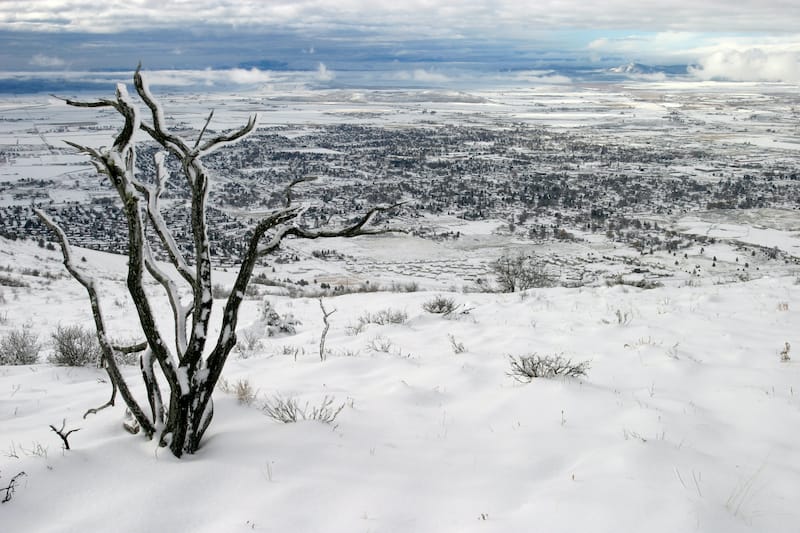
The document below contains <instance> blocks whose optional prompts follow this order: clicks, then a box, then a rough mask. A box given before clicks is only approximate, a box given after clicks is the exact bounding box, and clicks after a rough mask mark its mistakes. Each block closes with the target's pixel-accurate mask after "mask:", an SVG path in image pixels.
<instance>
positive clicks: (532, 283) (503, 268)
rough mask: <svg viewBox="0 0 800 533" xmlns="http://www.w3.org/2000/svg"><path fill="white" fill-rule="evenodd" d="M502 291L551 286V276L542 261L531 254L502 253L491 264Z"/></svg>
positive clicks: (552, 282)
mask: <svg viewBox="0 0 800 533" xmlns="http://www.w3.org/2000/svg"><path fill="white" fill-rule="evenodd" d="M491 267H492V270H493V271H494V273H495V276H496V277H497V283H498V284H499V285H500V290H501V291H503V292H515V291H524V290H526V289H533V288H536V287H552V286H553V284H554V281H553V277H552V276H551V275H550V274H549V273H548V272H547V268H546V267H545V264H544V262H543V261H541V260H539V259H537V258H536V257H535V256H533V255H525V254H523V253H517V254H513V255H512V254H503V255H502V256H500V257H499V258H497V259H496V260H495V261H494V262H493V263H492V265H491Z"/></svg>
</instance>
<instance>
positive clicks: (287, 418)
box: [261, 395, 345, 424]
mask: <svg viewBox="0 0 800 533" xmlns="http://www.w3.org/2000/svg"><path fill="white" fill-rule="evenodd" d="M333 401H334V398H333V397H332V396H325V398H323V399H322V403H321V404H320V405H319V406H312V407H311V408H310V409H309V406H308V402H306V403H305V405H304V406H303V407H300V405H299V404H298V403H297V400H296V399H294V398H292V397H289V398H283V397H282V396H280V395H275V396H273V397H272V398H271V399H269V400H266V401H265V402H264V404H263V405H262V407H261V410H262V411H263V412H264V414H265V415H267V416H268V417H270V418H272V419H273V420H277V421H278V422H283V423H284V424H291V423H294V422H298V421H300V420H316V421H317V422H322V423H323V424H332V423H333V422H334V421H335V420H336V417H337V416H339V413H341V412H342V410H343V409H344V405H345V404H341V405H339V406H338V407H337V406H334V405H333Z"/></svg>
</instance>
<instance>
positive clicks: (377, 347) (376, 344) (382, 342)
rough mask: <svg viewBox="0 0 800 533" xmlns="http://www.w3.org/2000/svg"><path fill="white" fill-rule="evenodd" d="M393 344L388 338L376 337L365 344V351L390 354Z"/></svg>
mask: <svg viewBox="0 0 800 533" xmlns="http://www.w3.org/2000/svg"><path fill="white" fill-rule="evenodd" d="M393 347H394V343H393V342H392V341H391V339H389V338H388V337H382V336H380V335H378V336H377V337H373V338H372V339H371V340H370V341H369V342H368V343H367V349H368V350H372V351H373V352H381V353H391V351H392V348H393Z"/></svg>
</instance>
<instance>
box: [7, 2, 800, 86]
mask: <svg viewBox="0 0 800 533" xmlns="http://www.w3.org/2000/svg"><path fill="white" fill-rule="evenodd" d="M139 61H141V62H142V63H143V64H144V66H145V68H146V69H152V70H155V71H159V72H160V73H159V75H158V76H156V77H157V78H158V79H157V80H156V83H162V84H165V85H174V86H180V85H182V84H184V85H192V86H194V85H197V84H201V85H205V86H209V87H214V86H222V85H226V84H228V85H230V84H233V85H254V84H263V83H281V82H287V81H292V82H297V83H302V84H311V85H314V84H316V85H318V86H336V85H337V84H338V85H347V84H360V85H370V84H374V85H382V84H383V85H385V84H398V85H403V84H406V85H437V84H439V85H446V84H448V83H459V82H468V81H469V80H483V81H485V82H487V83H493V82H494V81H495V80H496V79H498V78H501V77H507V78H511V79H514V80H516V79H522V80H523V81H524V80H549V81H551V82H553V83H558V82H563V81H567V80H572V79H576V78H580V77H581V76H584V77H585V76H587V75H589V74H587V72H588V73H591V72H601V73H607V72H608V69H609V68H612V67H615V66H619V65H625V64H628V63H631V62H635V63H642V64H645V65H649V66H656V67H664V66H672V67H673V68H672V69H663V68H657V69H655V70H648V69H635V70H634V72H629V73H627V75H633V76H640V77H645V78H646V77H648V76H649V77H650V78H652V79H654V80H658V79H661V78H663V77H664V76H669V75H673V74H676V73H677V74H680V75H684V76H687V77H689V78H695V79H701V80H717V79H719V80H722V79H724V80H732V81H775V82H789V83H795V82H800V2H797V1H796V0H737V1H736V2H730V0H725V1H721V0H711V1H708V0H701V1H697V0H694V1H692V0H672V1H664V0H637V1H633V0H605V1H579V0H537V1H535V2H534V1H530V0H526V1H522V0H461V1H458V2H455V1H452V0H449V1H445V0H403V1H397V0H297V1H288V0H262V1H257V0H125V1H119V0H104V1H102V2H98V1H95V0H91V1H90V0H24V1H17V0H2V1H0V71H2V75H0V90H5V92H8V91H9V88H10V89H11V90H12V91H13V90H19V91H24V90H25V88H26V87H27V85H26V83H28V82H29V81H30V80H35V84H34V85H37V84H38V86H39V87H40V88H44V89H43V90H47V88H46V86H47V84H48V83H56V84H61V85H60V86H64V84H65V83H66V84H68V85H69V84H71V83H74V84H75V87H76V88H80V86H81V85H82V84H84V85H85V84H87V83H88V84H91V83H103V82H105V81H106V80H107V78H109V77H110V75H109V74H107V73H108V72H109V71H130V70H131V69H133V68H134V67H135V65H136V64H137V63H138V62H139ZM289 72H293V73H295V76H294V77H291V76H289V75H288V74H287V73H289ZM89 73H91V75H90V74H89ZM509 73H512V74H509Z"/></svg>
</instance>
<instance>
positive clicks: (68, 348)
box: [48, 325, 100, 366]
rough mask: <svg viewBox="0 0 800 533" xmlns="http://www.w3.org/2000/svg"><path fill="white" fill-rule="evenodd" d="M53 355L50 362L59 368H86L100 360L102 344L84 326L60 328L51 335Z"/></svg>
mask: <svg viewBox="0 0 800 533" xmlns="http://www.w3.org/2000/svg"><path fill="white" fill-rule="evenodd" d="M50 338H51V339H52V340H53V353H52V354H50V357H49V358H48V361H50V362H51V363H52V364H54V365H59V366H85V365H89V364H97V363H98V362H99V360H100V344H99V343H98V342H97V337H96V336H95V334H94V333H93V332H92V331H90V330H88V329H86V328H84V327H83V326H79V325H73V326H58V328H57V329H56V330H55V331H54V332H53V333H51V334H50Z"/></svg>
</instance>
